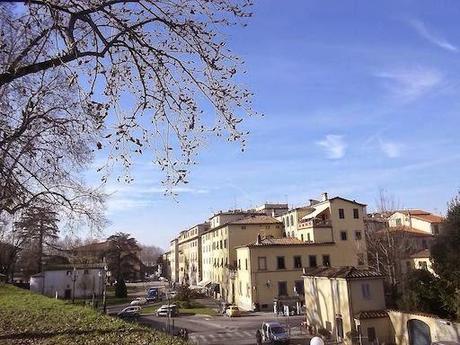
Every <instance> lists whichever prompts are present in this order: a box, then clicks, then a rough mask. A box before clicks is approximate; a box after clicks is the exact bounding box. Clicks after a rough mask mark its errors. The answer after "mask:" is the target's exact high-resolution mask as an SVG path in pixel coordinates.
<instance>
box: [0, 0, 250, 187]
mask: <svg viewBox="0 0 460 345" xmlns="http://www.w3.org/2000/svg"><path fill="white" fill-rule="evenodd" d="M250 5H251V4H250V1H249V0H237V1H230V0H215V1H207V0H197V1H182V0H167V1H166V0H164V1H163V0H93V1H89V0H88V1H80V0H78V1H77V0H31V1H28V2H26V3H25V4H24V5H23V6H22V7H21V8H19V9H13V8H12V6H7V5H2V8H1V11H0V13H1V14H0V42H1V44H0V49H1V50H0V55H1V56H0V97H1V101H2V103H3V101H4V100H5V99H6V98H5V97H8V95H9V94H11V92H13V91H12V90H16V89H17V90H18V92H21V91H22V90H23V89H24V85H30V84H31V85H32V89H33V90H36V89H37V88H38V85H40V83H41V82H40V78H34V79H30V77H32V76H37V75H45V76H46V77H47V78H48V77H49V76H48V74H49V72H50V71H59V73H61V74H62V75H64V76H65V78H66V82H67V84H68V88H63V90H62V93H61V96H63V97H64V95H68V94H69V93H76V94H78V95H79V97H80V98H81V100H82V102H83V104H84V105H85V106H86V107H90V108H91V110H93V111H99V116H98V117H97V120H98V121H96V122H97V125H96V129H97V130H100V131H102V132H103V137H101V138H100V139H99V140H95V141H94V142H93V147H94V148H97V149H105V150H106V152H107V154H108V157H109V158H111V160H110V161H109V162H110V163H108V164H106V165H104V166H103V167H101V169H104V170H105V171H106V172H109V171H110V169H111V168H112V164H115V163H116V162H119V163H121V164H122V166H124V167H125V168H129V166H130V165H131V164H132V154H142V153H143V152H145V151H146V147H147V148H148V149H149V150H150V151H152V152H153V161H154V163H155V164H157V165H158V166H159V168H160V169H161V170H162V171H164V174H165V177H164V180H163V182H164V183H165V184H166V186H167V187H171V186H173V185H176V184H178V183H186V182H187V181H186V176H187V172H188V166H189V165H190V164H192V163H193V158H194V156H195V154H196V152H197V150H198V148H199V147H200V146H201V145H202V143H203V142H204V139H205V138H206V137H207V136H208V135H209V134H211V133H215V134H217V135H218V136H221V135H226V136H227V138H228V140H238V141H240V142H241V143H242V144H243V145H244V135H245V133H244V132H243V131H242V130H240V129H239V123H240V122H241V120H242V118H243V116H245V115H246V114H251V113H252V111H251V102H250V98H251V93H250V92H249V91H248V90H246V89H245V88H243V87H241V86H240V85H239V84H238V83H237V82H236V80H237V79H236V76H237V74H238V73H237V71H238V70H239V69H240V64H241V62H240V60H239V59H238V58H237V57H236V56H234V55H233V54H232V53H231V52H230V51H229V50H228V49H227V48H226V46H225V40H224V35H223V34H222V33H220V32H219V30H222V31H223V30H224V29H225V27H226V26H229V25H234V24H237V23H239V22H240V20H241V19H242V18H246V17H249V16H251V13H250V12H249V8H250ZM26 80H27V81H26ZM73 88H75V89H76V90H77V91H74V89H73ZM30 96H31V92H30V90H29V91H28V90H26V92H25V95H23V96H22V97H21V98H20V99H24V98H26V97H30ZM34 104H35V102H33V103H32V104H31V105H29V107H32V106H33V105H34ZM21 109H24V107H20V108H18V109H15V111H16V112H21ZM26 109H27V108H26ZM67 109H68V111H69V112H70V113H71V114H73V112H74V109H72V108H70V107H69V108H67ZM210 109H213V112H214V113H215V115H214V116H212V115H211V111H209V110H210ZM205 111H206V112H205ZM90 120H91V121H94V120H95V119H94V118H90ZM84 123H85V121H84ZM92 127H93V126H92V125H90V126H88V127H86V126H85V128H83V125H81V128H82V131H83V132H84V133H86V131H87V130H88V128H92ZM18 135H22V133H18ZM3 150H4V148H3V147H2V151H3ZM58 156H59V155H58V154H56V156H55V157H58ZM56 159H57V158H56ZM105 178H106V174H104V176H103V180H104V179H105ZM125 178H126V179H127V180H128V181H129V180H130V177H129V175H128V174H125ZM20 187H21V186H20V185H19V186H17V188H20Z"/></svg>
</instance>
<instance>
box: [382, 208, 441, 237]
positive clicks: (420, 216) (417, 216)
mask: <svg viewBox="0 0 460 345" xmlns="http://www.w3.org/2000/svg"><path fill="white" fill-rule="evenodd" d="M442 221H443V218H442V217H441V216H438V215H435V214H432V213H430V212H426V211H423V210H417V209H414V210H402V211H396V212H394V213H393V214H392V215H391V216H390V218H389V219H388V223H389V226H390V228H396V227H404V228H408V229H411V230H413V231H419V232H424V233H426V234H429V235H434V236H435V235H438V234H439V233H440V231H441V230H442V229H441V223H442Z"/></svg>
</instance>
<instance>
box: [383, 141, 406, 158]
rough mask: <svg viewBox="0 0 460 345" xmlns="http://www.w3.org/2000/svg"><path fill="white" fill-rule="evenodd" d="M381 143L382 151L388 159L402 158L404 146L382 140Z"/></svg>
mask: <svg viewBox="0 0 460 345" xmlns="http://www.w3.org/2000/svg"><path fill="white" fill-rule="evenodd" d="M379 143H380V149H381V150H382V151H383V153H384V154H385V155H386V156H387V157H388V158H398V157H399V156H401V151H402V148H403V145H401V144H399V143H396V142H392V141H383V140H380V141H379Z"/></svg>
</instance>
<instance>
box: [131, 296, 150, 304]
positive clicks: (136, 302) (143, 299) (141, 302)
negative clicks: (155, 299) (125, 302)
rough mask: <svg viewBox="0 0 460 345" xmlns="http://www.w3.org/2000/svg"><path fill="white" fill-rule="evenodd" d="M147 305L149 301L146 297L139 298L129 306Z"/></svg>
mask: <svg viewBox="0 0 460 345" xmlns="http://www.w3.org/2000/svg"><path fill="white" fill-rule="evenodd" d="M144 304H147V299H145V298H144V297H137V298H136V299H134V300H132V301H131V303H130V304H129V305H144Z"/></svg>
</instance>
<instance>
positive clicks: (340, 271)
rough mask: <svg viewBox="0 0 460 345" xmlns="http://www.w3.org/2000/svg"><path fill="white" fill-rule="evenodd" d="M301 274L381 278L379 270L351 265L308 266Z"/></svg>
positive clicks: (329, 276) (327, 276)
mask: <svg viewBox="0 0 460 345" xmlns="http://www.w3.org/2000/svg"><path fill="white" fill-rule="evenodd" d="M303 275H304V276H306V277H326V278H345V279H363V278H382V277H383V275H382V274H381V273H379V272H376V271H373V270H369V269H362V268H356V267H353V266H344V267H324V266H321V267H308V268H304V269H303Z"/></svg>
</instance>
